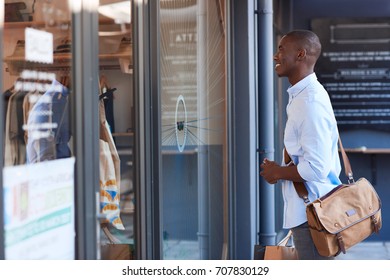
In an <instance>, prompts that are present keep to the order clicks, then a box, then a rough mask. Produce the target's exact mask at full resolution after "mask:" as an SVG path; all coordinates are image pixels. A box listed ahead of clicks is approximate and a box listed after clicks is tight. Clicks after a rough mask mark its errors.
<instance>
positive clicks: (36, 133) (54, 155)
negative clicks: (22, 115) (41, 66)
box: [26, 80, 71, 163]
mask: <svg viewBox="0 0 390 280" xmlns="http://www.w3.org/2000/svg"><path fill="white" fill-rule="evenodd" d="M68 95H69V90H68V89H67V88H66V87H65V86H63V85H62V84H60V83H59V82H58V81H55V80H54V81H53V83H52V85H51V88H50V89H49V90H48V91H47V92H45V93H44V94H43V95H42V96H41V97H40V98H39V100H38V101H37V103H36V104H35V105H34V107H33V108H32V109H31V111H30V113H29V117H28V121H27V127H26V129H27V130H28V139H27V148H26V151H27V162H28V163H33V162H39V161H44V160H53V159H59V158H67V157H70V156H71V151H70V147H69V140H70V136H71V133H70V126H69V109H68V106H67V104H68Z"/></svg>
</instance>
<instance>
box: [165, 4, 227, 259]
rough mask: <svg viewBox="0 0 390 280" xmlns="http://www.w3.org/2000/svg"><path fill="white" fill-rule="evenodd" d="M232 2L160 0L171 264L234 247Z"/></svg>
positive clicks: (167, 256)
mask: <svg viewBox="0 0 390 280" xmlns="http://www.w3.org/2000/svg"><path fill="white" fill-rule="evenodd" d="M225 18H226V17H225V1H223V0H221V1H207V0H161V1H160V21H161V24H160V67H161V68H160V77H161V81H160V83H161V130H162V131H161V140H162V141H161V158H162V160H161V161H162V184H163V186H162V196H163V199H162V201H163V203H162V228H163V229H162V230H163V232H162V235H163V236H162V240H163V241H162V243H163V258H164V259H221V258H226V251H227V250H226V249H227V240H228V236H227V172H226V170H227V164H228V160H227V158H228V157H227V156H228V149H227V128H226V126H227V115H228V112H227V87H226V34H225V30H226V25H225V22H226V21H225Z"/></svg>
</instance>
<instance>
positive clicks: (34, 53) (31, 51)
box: [25, 28, 53, 63]
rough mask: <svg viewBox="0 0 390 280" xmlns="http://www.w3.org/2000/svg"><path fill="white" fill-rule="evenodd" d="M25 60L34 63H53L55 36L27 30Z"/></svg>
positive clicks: (31, 29) (32, 29)
mask: <svg viewBox="0 0 390 280" xmlns="http://www.w3.org/2000/svg"><path fill="white" fill-rule="evenodd" d="M25 42H26V45H25V48H26V50H25V59H26V60H27V61H32V62H42V63H53V34H52V33H49V32H46V31H41V30H37V29H34V28H26V30H25Z"/></svg>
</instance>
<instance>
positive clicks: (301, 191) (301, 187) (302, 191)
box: [283, 137, 354, 204]
mask: <svg viewBox="0 0 390 280" xmlns="http://www.w3.org/2000/svg"><path fill="white" fill-rule="evenodd" d="M339 146H340V150H341V155H342V158H343V164H344V169H345V175H347V177H348V183H352V182H354V180H353V173H352V168H351V163H350V162H349V158H348V156H347V153H346V152H345V150H344V147H343V143H342V142H341V139H340V137H339ZM283 153H284V163H285V164H294V162H293V161H292V160H291V157H290V155H289V154H288V152H287V150H286V147H285V148H284V151H283ZM293 184H294V187H295V191H296V192H297V193H298V196H299V197H300V198H302V199H303V201H304V202H305V203H306V204H307V203H309V202H310V201H309V198H308V192H307V189H306V187H305V184H304V183H303V182H293Z"/></svg>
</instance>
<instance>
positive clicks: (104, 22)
mask: <svg viewBox="0 0 390 280" xmlns="http://www.w3.org/2000/svg"><path fill="white" fill-rule="evenodd" d="M55 23H56V24H55V25H53V26H49V27H50V28H54V27H57V26H59V25H71V24H72V22H71V21H70V20H61V21H56V22H55ZM109 24H115V25H117V23H115V21H114V20H113V19H110V18H101V19H99V25H109ZM127 25H130V23H127ZM44 26H46V23H45V22H44V21H20V22H4V29H19V28H26V27H37V28H38V27H44Z"/></svg>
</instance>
